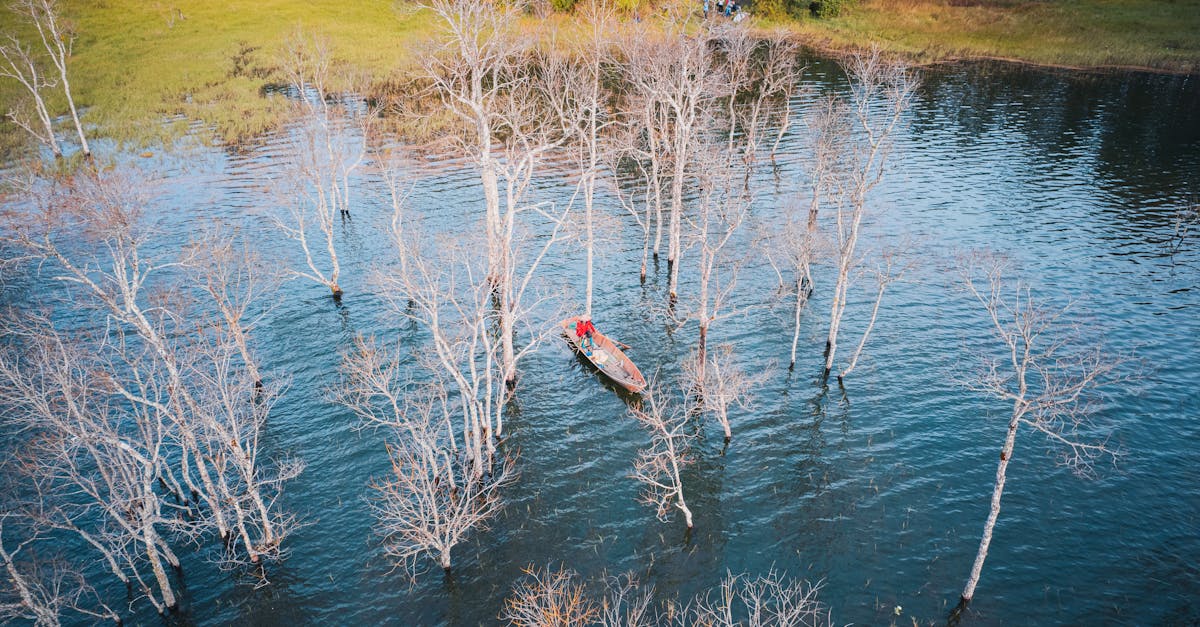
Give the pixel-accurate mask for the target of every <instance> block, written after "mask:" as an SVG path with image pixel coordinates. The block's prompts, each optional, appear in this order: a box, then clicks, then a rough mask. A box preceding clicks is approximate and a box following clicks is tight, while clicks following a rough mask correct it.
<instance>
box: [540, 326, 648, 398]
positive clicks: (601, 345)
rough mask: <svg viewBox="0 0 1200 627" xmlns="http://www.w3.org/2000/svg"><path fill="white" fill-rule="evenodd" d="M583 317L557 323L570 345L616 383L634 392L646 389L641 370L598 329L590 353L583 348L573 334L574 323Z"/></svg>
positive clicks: (593, 334) (578, 338)
mask: <svg viewBox="0 0 1200 627" xmlns="http://www.w3.org/2000/svg"><path fill="white" fill-rule="evenodd" d="M583 319H584V317H583V316H573V317H571V318H567V319H566V320H563V321H562V322H560V323H558V325H559V326H560V327H562V330H563V333H564V334H565V335H566V336H567V342H569V343H570V344H571V347H572V348H574V349H575V350H576V351H579V354H580V355H583V356H584V357H585V358H586V359H587V360H588V361H590V362H592V365H594V366H596V368H598V369H599V370H600V372H603V373H604V374H605V375H608V378H610V379H612V380H613V381H615V382H616V383H617V385H620V386H621V387H623V388H625V389H626V390H629V391H630V392H633V393H634V394H637V393H638V392H641V391H642V390H644V389H646V378H645V377H643V376H642V373H641V371H640V370H638V368H637V366H635V365H633V362H632V361H630V360H629V358H628V357H626V356H625V353H622V352H621V349H619V348H617V345H616V343H615V342H613V341H612V340H610V339H608V336H606V335H604V334H603V333H601V332H600V331H595V332H593V333H592V340H593V341H594V342H595V346H594V347H593V348H592V350H591V351H590V352H591V354H590V355H589V354H588V351H586V350H584V348H583V346H582V345H581V342H582V341H583V338H581V337H578V336H576V335H575V325H577V324H579V323H580V322H581V321H583Z"/></svg>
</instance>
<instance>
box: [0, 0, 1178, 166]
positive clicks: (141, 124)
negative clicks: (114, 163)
mask: <svg viewBox="0 0 1200 627" xmlns="http://www.w3.org/2000/svg"><path fill="white" fill-rule="evenodd" d="M66 6H67V9H68V17H69V18H70V20H71V22H72V23H73V24H74V26H75V28H76V30H77V32H78V34H79V37H78V39H77V41H76V42H75V48H74V57H73V58H72V67H71V71H72V80H73V85H74V88H75V93H76V99H77V101H78V102H80V103H81V104H82V106H84V107H86V109H87V112H86V121H87V123H88V124H89V125H91V126H92V127H93V128H94V129H95V131H94V133H95V134H97V135H101V136H107V137H110V138H114V139H118V140H122V141H133V142H137V143H157V141H158V140H164V139H169V138H171V137H174V136H177V135H178V134H179V133H180V130H181V129H182V128H184V127H186V125H188V124H190V123H193V122H199V123H201V124H203V125H205V126H206V127H208V128H212V129H213V130H214V132H215V136H216V139H218V140H221V141H225V142H229V143H236V142H238V141H240V140H243V139H245V138H248V137H252V136H254V135H255V134H258V133H260V132H262V131H264V130H266V129H269V128H271V127H272V126H273V125H274V124H276V123H278V121H279V120H280V119H281V113H282V111H283V110H284V103H283V101H282V99H281V97H279V96H273V95H271V93H270V90H269V89H266V87H267V85H269V84H270V83H272V82H275V81H278V78H277V76H276V75H275V74H274V73H273V67H274V65H275V60H276V59H277V58H278V55H279V53H280V51H281V50H282V49H283V47H284V43H285V41H286V40H287V38H288V37H289V36H290V35H291V34H292V33H294V32H295V31H296V30H297V28H298V27H302V28H304V29H305V30H306V31H307V32H316V33H320V34H322V35H323V36H324V37H326V38H327V39H328V41H329V42H330V44H331V48H332V52H333V55H334V56H335V58H337V59H339V60H340V61H342V62H344V63H346V64H348V65H350V66H352V67H354V68H357V69H358V70H360V71H361V72H363V73H364V74H365V75H366V76H367V77H368V78H369V79H370V80H373V81H375V82H384V81H388V80H389V79H396V78H398V77H400V76H402V75H403V74H404V73H405V71H406V70H407V69H409V68H410V67H411V63H412V61H413V58H414V55H413V52H414V51H415V50H416V49H417V48H418V47H419V46H421V45H423V44H424V43H425V42H427V41H429V39H430V38H431V37H432V36H433V33H435V32H436V30H437V25H436V23H435V21H434V19H433V17H432V16H431V15H430V14H429V13H428V12H420V11H416V10H413V9H411V8H409V7H411V5H410V4H408V3H406V2H403V1H401V2H396V1H395V0H306V1H305V2H299V1H297V0H173V1H171V2H165V1H164V2H146V1H145V0H80V1H77V2H69V3H66ZM647 13H648V12H647ZM568 19H569V18H567V17H563V16H554V21H559V22H561V21H566V20H568ZM528 22H529V23H528V24H525V25H523V26H524V27H525V28H527V29H529V30H539V29H540V27H541V26H544V24H542V23H541V22H540V21H539V20H537V18H533V17H530V18H528ZM11 23H12V17H11V16H10V15H8V14H7V12H3V14H0V27H3V28H4V29H6V30H8V29H11V27H12V25H11ZM771 25H772V26H776V27H779V26H782V27H784V28H786V29H788V30H791V31H792V32H794V33H796V34H797V35H798V36H799V37H801V38H802V39H803V40H805V41H807V42H808V43H810V44H812V45H815V46H817V47H820V48H828V49H838V50H843V49H853V48H857V47H863V46H866V45H871V44H879V45H882V46H883V47H884V48H885V49H887V50H889V51H893V52H896V53H900V54H904V55H907V56H909V57H911V58H913V59H915V60H917V61H938V60H947V59H953V58H962V57H991V58H1009V59H1014V60H1022V61H1029V62H1033V63H1040V64H1049V65H1065V66H1071V67H1086V68H1094V67H1103V66H1124V67H1141V68H1148V69H1154V70H1163V71H1173V72H1192V73H1200V0H1053V1H1032V2H1016V1H1015V0H865V2H864V3H863V4H860V5H857V6H855V7H853V8H852V9H851V10H850V11H849V12H848V13H847V14H846V15H844V16H842V17H838V18H833V19H827V20H816V19H811V18H807V17H804V18H800V19H785V20H777V21H775V22H773V23H772V24H771ZM19 96H20V92H19V90H18V89H17V87H16V85H15V83H13V82H11V81H4V82H0V102H3V103H6V104H7V103H12V102H15V101H16V99H17V98H18V97H19ZM52 104H53V105H55V106H58V107H62V106H63V104H62V103H61V102H57V103H54V102H52ZM164 119H169V120H174V122H173V123H172V124H163V123H162V120H164ZM14 130H15V129H14V128H13V126H12V125H11V124H9V123H5V124H4V125H3V130H2V131H0V143H7V144H8V145H9V146H13V145H16V141H15V140H16V139H18V137H16V134H15V133H14ZM19 139H23V138H19ZM2 148H3V146H0V149H2Z"/></svg>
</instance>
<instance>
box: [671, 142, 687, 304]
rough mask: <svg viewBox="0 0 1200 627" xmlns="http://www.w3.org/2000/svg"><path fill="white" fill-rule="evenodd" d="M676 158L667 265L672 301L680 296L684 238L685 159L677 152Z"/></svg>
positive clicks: (672, 186)
mask: <svg viewBox="0 0 1200 627" xmlns="http://www.w3.org/2000/svg"><path fill="white" fill-rule="evenodd" d="M675 158H676V159H677V160H679V161H677V162H676V165H675V176H674V177H673V178H672V179H671V215H670V219H669V223H668V225H667V229H668V231H669V233H668V235H669V240H668V248H667V265H668V266H669V267H670V272H671V276H670V279H669V280H668V282H667V290H668V292H669V294H670V298H671V301H672V302H674V301H675V299H676V297H677V296H678V287H679V257H680V254H681V253H682V250H681V248H682V239H683V233H682V231H683V225H682V220H681V218H682V216H681V214H682V213H683V174H684V172H683V165H684V164H683V161H682V155H680V154H676V155H675Z"/></svg>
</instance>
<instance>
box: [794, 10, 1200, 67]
mask: <svg viewBox="0 0 1200 627" xmlns="http://www.w3.org/2000/svg"><path fill="white" fill-rule="evenodd" d="M793 28H794V29H795V30H797V31H798V32H799V33H801V34H802V35H804V36H806V37H808V38H811V39H812V40H814V41H817V42H820V43H821V44H823V45H826V46H829V47H832V48H853V47H859V46H862V45H864V44H867V43H872V42H873V43H878V44H880V45H881V46H883V47H884V48H886V49H889V50H892V51H895V52H900V53H904V54H908V55H911V56H914V57H916V58H918V59H919V60H925V61H935V60H944V59H951V58H964V57H967V58H970V57H991V58H1004V59H1013V60H1019V61H1027V62H1032V63H1038V64H1044V65H1061V66H1068V67H1079V68H1099V67H1137V68H1146V69H1152V70H1164V71H1170V72H1182V73H1200V0H1045V1H1025V2H1019V1H1016V0H866V2H864V3H863V4H861V5H859V6H857V7H854V8H853V9H851V10H850V11H849V13H848V14H846V15H844V16H841V17H838V18H834V19H830V20H821V21H818V20H812V19H804V20H800V21H799V22H798V23H796V24H795V25H794V26H793Z"/></svg>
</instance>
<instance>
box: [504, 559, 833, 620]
mask: <svg viewBox="0 0 1200 627" xmlns="http://www.w3.org/2000/svg"><path fill="white" fill-rule="evenodd" d="M525 573H526V576H525V578H524V579H523V580H522V581H521V582H519V583H518V584H517V585H516V586H514V589H513V594H512V596H510V597H509V598H508V599H507V600H506V601H505V609H504V611H503V612H501V614H500V618H501V620H507V621H509V624H510V625H602V626H604V627H643V626H645V627H648V626H649V625H680V626H684V625H704V626H707V627H735V626H744V627H826V626H828V625H831V624H832V620H831V618H830V614H829V610H828V608H826V607H825V605H824V604H823V603H821V601H820V599H819V598H818V593H819V591H820V589H821V585H820V584H819V583H818V584H816V585H813V584H809V583H808V582H806V581H802V580H801V581H796V580H791V579H789V578H788V577H787V576H786V575H785V574H783V573H780V572H777V571H775V570H771V571H770V572H768V573H767V574H765V575H761V576H759V577H755V578H750V577H749V576H746V575H733V574H730V575H728V576H727V577H725V578H724V579H723V580H722V582H721V585H720V586H719V587H718V588H717V589H716V590H715V591H708V592H705V593H703V594H701V595H699V596H697V597H695V598H692V599H690V600H687V601H686V602H682V603H681V605H680V606H676V605H675V604H674V603H667V604H664V605H663V606H659V607H652V605H651V597H650V594H651V592H652V590H649V589H642V588H641V586H639V585H638V583H637V581H636V580H634V579H633V578H632V577H630V576H622V577H617V578H609V579H607V580H606V582H605V583H606V589H605V593H604V595H603V598H602V599H601V601H600V604H599V607H597V604H596V602H594V601H592V600H591V597H590V595H589V593H588V590H587V587H586V586H585V585H584V584H583V583H581V582H579V581H578V576H577V575H576V574H575V573H574V572H572V571H570V570H567V569H566V568H560V569H559V570H557V571H554V570H551V569H546V570H544V571H542V570H533V569H531V568H530V569H526V571H525Z"/></svg>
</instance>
